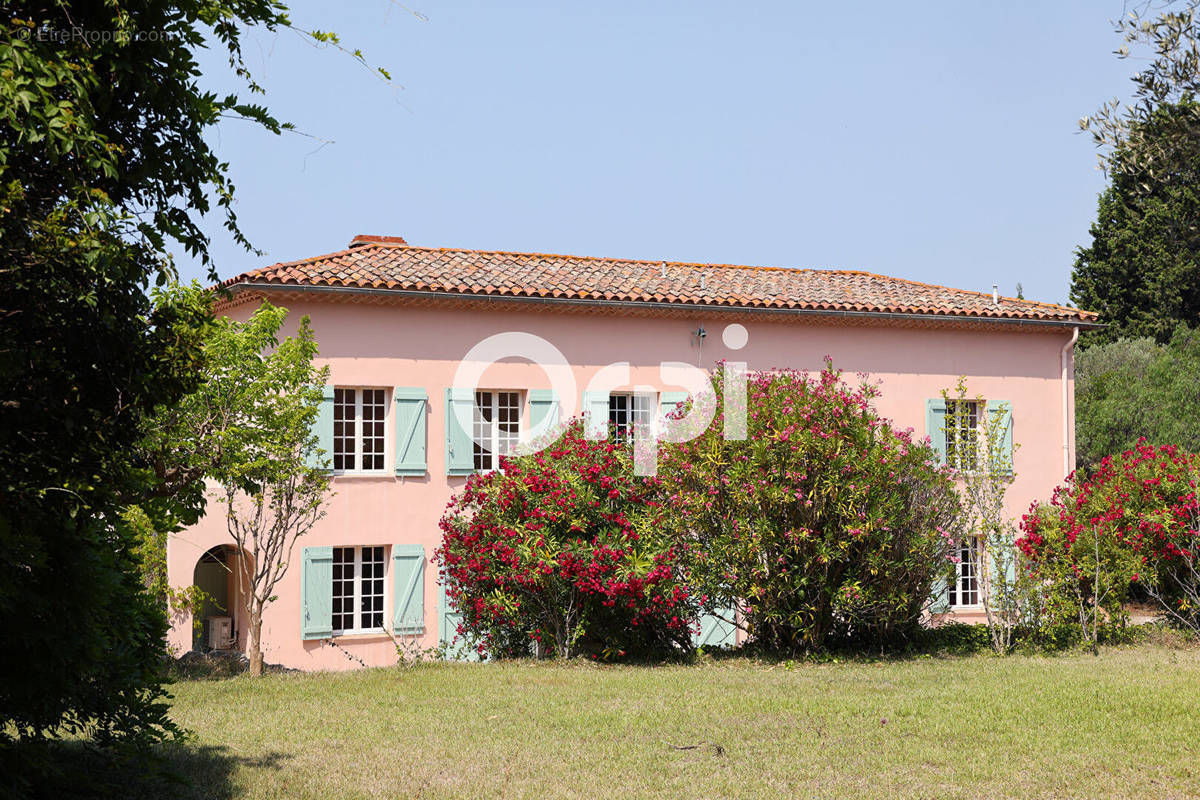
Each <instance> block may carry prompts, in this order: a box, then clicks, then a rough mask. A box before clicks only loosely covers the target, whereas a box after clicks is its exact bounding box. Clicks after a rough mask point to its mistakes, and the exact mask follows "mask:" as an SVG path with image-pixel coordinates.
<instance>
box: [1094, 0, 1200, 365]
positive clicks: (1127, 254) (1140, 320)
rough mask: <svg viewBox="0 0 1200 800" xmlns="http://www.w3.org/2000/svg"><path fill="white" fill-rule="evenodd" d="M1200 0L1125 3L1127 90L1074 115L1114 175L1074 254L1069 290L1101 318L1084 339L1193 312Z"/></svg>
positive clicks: (1165, 329)
mask: <svg viewBox="0 0 1200 800" xmlns="http://www.w3.org/2000/svg"><path fill="white" fill-rule="evenodd" d="M1198 6H1200V0H1174V1H1172V0H1168V2H1165V3H1157V2H1150V1H1149V0H1144V2H1140V3H1135V4H1132V7H1130V8H1127V11H1128V13H1127V14H1126V15H1125V16H1124V17H1122V18H1121V19H1120V20H1118V21H1117V22H1116V25H1115V26H1116V31H1117V33H1118V34H1120V35H1121V36H1122V38H1123V40H1124V41H1123V43H1122V45H1121V47H1120V49H1118V50H1117V54H1118V55H1119V56H1120V57H1121V58H1131V57H1136V58H1138V59H1139V62H1140V63H1141V67H1140V69H1139V70H1138V71H1137V72H1136V73H1135V74H1134V75H1133V78H1132V81H1133V92H1132V96H1131V98H1130V99H1129V100H1128V101H1126V102H1122V101H1120V100H1112V101H1110V102H1108V103H1106V104H1105V105H1104V106H1102V107H1101V108H1100V109H1099V111H1098V112H1097V113H1096V114H1094V115H1092V116H1089V117H1084V118H1083V119H1081V120H1080V127H1081V128H1082V129H1084V130H1086V131H1088V132H1090V133H1091V134H1092V137H1093V140H1094V141H1095V143H1096V145H1097V146H1098V147H1099V157H1100V164H1101V166H1102V167H1104V169H1105V171H1106V172H1107V173H1108V175H1109V177H1110V178H1111V180H1112V185H1111V186H1110V187H1109V188H1108V189H1107V190H1106V191H1105V192H1104V193H1103V194H1102V195H1101V196H1100V202H1099V208H1098V213H1097V218H1096V222H1095V223H1094V224H1093V225H1092V228H1091V235H1092V242H1091V244H1090V245H1089V246H1087V247H1084V248H1081V249H1080V251H1079V252H1078V254H1077V258H1076V262H1075V270H1074V273H1073V275H1072V283H1071V299H1072V301H1073V302H1075V303H1076V304H1077V305H1080V306H1083V307H1085V308H1088V309H1091V310H1094V311H1098V312H1100V315H1101V319H1102V321H1104V322H1106V323H1108V325H1109V327H1108V328H1107V329H1105V330H1101V331H1093V332H1089V333H1088V334H1086V335H1085V336H1084V339H1083V344H1084V346H1091V345H1092V344H1098V343H1105V342H1113V341H1116V340H1117V339H1120V338H1137V337H1144V336H1148V337H1151V338H1153V339H1155V340H1156V341H1158V342H1160V343H1162V342H1165V341H1167V339H1169V338H1170V336H1171V333H1172V331H1174V329H1175V326H1176V324H1177V323H1179V322H1184V323H1186V324H1188V325H1195V324H1197V322H1200V196H1198V194H1197V187H1198V186H1200V181H1198V180H1197V178H1198V173H1200V105H1198V104H1197V102H1196V99H1197V94H1198V92H1200V17H1198V15H1197V7H1198Z"/></svg>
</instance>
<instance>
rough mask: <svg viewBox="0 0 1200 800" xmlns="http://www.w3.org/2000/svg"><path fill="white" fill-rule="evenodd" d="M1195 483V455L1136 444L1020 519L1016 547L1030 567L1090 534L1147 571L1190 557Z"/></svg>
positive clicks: (1199, 462) (1197, 509) (1199, 510)
mask: <svg viewBox="0 0 1200 800" xmlns="http://www.w3.org/2000/svg"><path fill="white" fill-rule="evenodd" d="M1197 480H1200V455H1197V454H1194V453H1188V452H1186V451H1183V450H1180V449H1179V448H1178V447H1175V446H1174V445H1162V446H1159V447H1153V446H1151V445H1148V444H1146V443H1145V440H1142V441H1140V442H1139V444H1138V446H1137V447H1135V448H1134V449H1132V450H1128V451H1126V452H1124V453H1121V454H1120V455H1118V456H1109V457H1107V458H1105V459H1104V460H1103V461H1102V462H1100V466H1099V468H1098V469H1097V470H1096V472H1095V474H1094V475H1093V476H1092V477H1091V478H1090V479H1089V480H1085V481H1082V482H1078V483H1076V482H1075V481H1071V482H1069V483H1068V484H1067V485H1065V486H1060V487H1059V488H1057V489H1056V490H1055V491H1054V497H1053V499H1052V500H1051V501H1050V504H1049V506H1048V507H1047V506H1044V505H1039V504H1036V503H1035V504H1034V505H1033V506H1032V507H1031V508H1030V510H1029V513H1027V514H1025V515H1024V517H1023V518H1022V521H1021V529H1022V531H1023V532H1024V535H1023V536H1021V538H1019V539H1018V540H1017V546H1018V547H1020V548H1021V551H1022V552H1023V553H1025V555H1026V556H1028V557H1029V558H1030V559H1032V560H1033V561H1034V562H1035V563H1036V562H1039V561H1044V560H1046V559H1048V558H1061V557H1062V556H1063V555H1064V554H1069V553H1070V552H1071V551H1072V549H1073V547H1074V545H1075V543H1076V541H1077V540H1078V538H1079V537H1080V536H1081V535H1083V534H1084V533H1085V532H1088V533H1090V532H1091V531H1093V530H1096V531H1100V532H1101V533H1102V534H1103V535H1104V536H1106V537H1109V538H1110V539H1111V540H1112V543H1113V544H1114V545H1116V546H1119V547H1121V548H1125V549H1128V550H1129V551H1131V552H1132V553H1134V554H1135V555H1137V556H1138V557H1139V559H1140V563H1141V564H1143V565H1147V566H1148V568H1149V569H1150V570H1153V569H1155V568H1156V566H1157V565H1158V564H1160V563H1166V564H1170V563H1171V562H1173V561H1177V560H1179V559H1181V558H1185V557H1190V556H1191V555H1192V553H1193V552H1194V550H1195V548H1196V547H1197V535H1198V534H1197V530H1196V528H1197V518H1198V517H1200V502H1198V500H1197V493H1196V484H1197ZM1076 569H1077V571H1078V567H1077V568H1076ZM1146 571H1147V570H1139V572H1138V573H1134V574H1135V575H1138V576H1139V577H1141V574H1144V573H1145V572H1146Z"/></svg>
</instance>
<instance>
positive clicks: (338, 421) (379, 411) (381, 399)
mask: <svg viewBox="0 0 1200 800" xmlns="http://www.w3.org/2000/svg"><path fill="white" fill-rule="evenodd" d="M385 395H386V390H384V389H348V388H342V387H338V388H335V389H334V390H333V471H334V472H376V471H381V470H382V469H383V456H384V437H383V423H384V417H385V416H386V412H387V403H386V402H385V401H386V397H385Z"/></svg>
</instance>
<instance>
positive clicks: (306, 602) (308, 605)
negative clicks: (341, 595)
mask: <svg viewBox="0 0 1200 800" xmlns="http://www.w3.org/2000/svg"><path fill="white" fill-rule="evenodd" d="M301 561H302V568H301V570H300V638H302V639H328V638H329V637H330V636H333V548H332V547H305V548H304V550H303V551H302V559H301Z"/></svg>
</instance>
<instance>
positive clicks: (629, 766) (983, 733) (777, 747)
mask: <svg viewBox="0 0 1200 800" xmlns="http://www.w3.org/2000/svg"><path fill="white" fill-rule="evenodd" d="M174 693H175V698H176V699H175V712H174V715H175V719H176V720H177V721H178V722H179V723H181V724H182V725H184V726H187V727H188V728H190V729H192V730H193V731H194V732H195V738H194V739H192V740H191V741H190V742H189V743H188V745H187V746H186V748H184V749H182V750H177V751H175V752H174V754H173V755H172V758H173V759H175V760H176V761H177V762H178V763H180V764H182V765H183V767H184V769H186V770H188V771H189V772H191V773H194V774H195V777H196V779H197V780H198V781H199V782H200V785H199V786H198V792H199V794H200V795H201V796H204V797H248V798H262V797H278V798H322V799H323V800H333V799H334V798H343V797H388V798H391V797H422V798H466V797H538V798H546V797H580V798H607V797H613V798H626V797H687V798H694V797H754V798H758V797H762V798H777V797H853V796H863V797H934V796H938V797H1033V796H1039V797H1098V796H1129V797H1134V796H1137V797H1182V796H1187V795H1193V796H1194V795H1196V794H1198V793H1200V761H1198V760H1197V748H1200V650H1197V649H1194V648H1192V649H1178V650H1176V649H1170V648H1167V647H1158V646H1145V647H1139V648H1129V649H1110V650H1105V651H1102V653H1101V655H1100V657H1098V658H1096V657H1093V656H1091V655H1066V656H1058V657H1044V658H1043V657H1025V656H1014V657H1011V658H1007V659H997V658H992V657H974V658H966V659H928V658H926V659H916V660H911V661H893V662H885V663H862V662H855V663H831V664H807V663H806V664H797V665H794V666H789V665H784V664H769V663H754V662H750V661H747V660H741V659H732V660H720V661H709V662H707V663H702V664H698V665H695V666H667V667H601V666H594V665H586V664H578V665H574V664H572V665H568V666H560V665H554V664H545V663H541V664H538V663H514V664H498V665H469V664H462V665H459V664H432V665H422V666H418V667H415V668H412V669H401V668H397V669H378V670H368V671H361V672H353V673H343V674H321V675H273V676H268V677H266V678H263V679H261V680H258V681H254V680H250V679H247V678H244V677H239V678H234V679H229V680H223V681H189V682H184V683H179V684H176V685H175V687H174Z"/></svg>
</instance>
